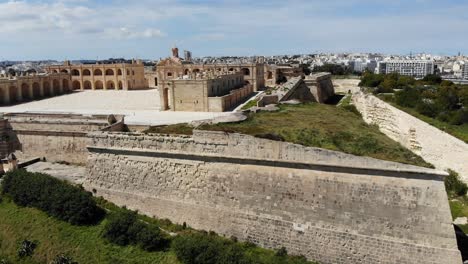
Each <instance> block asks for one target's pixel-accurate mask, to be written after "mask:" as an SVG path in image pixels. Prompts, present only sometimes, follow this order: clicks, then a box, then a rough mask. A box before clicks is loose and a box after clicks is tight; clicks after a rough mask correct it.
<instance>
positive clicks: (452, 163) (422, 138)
mask: <svg viewBox="0 0 468 264" xmlns="http://www.w3.org/2000/svg"><path fill="white" fill-rule="evenodd" d="M353 103H354V104H355V105H356V108H357V109H358V110H359V112H361V114H362V117H363V119H364V121H366V122H367V123H369V124H376V125H378V126H379V128H380V130H381V131H382V132H383V133H385V134H386V135H387V136H388V137H390V138H391V139H393V140H395V141H397V142H399V143H400V144H402V145H403V146H405V147H406V148H408V149H410V150H411V151H413V152H414V153H416V154H418V155H420V156H421V157H422V158H424V159H425V160H426V161H427V162H430V163H432V164H434V166H435V167H436V168H437V169H440V170H446V169H452V170H455V171H457V172H458V173H460V176H461V177H462V179H463V180H464V181H465V182H467V183H468V144H466V143H465V142H463V141H462V140H460V139H457V138H455V137H453V136H451V135H449V134H447V133H445V132H443V131H441V130H439V129H437V128H435V127H433V126H431V125H429V124H428V123H426V122H424V121H422V120H420V119H418V118H416V117H414V116H412V115H410V114H407V113H405V112H404V111H401V110H399V109H398V108H396V107H393V106H391V105H390V104H388V103H386V102H384V101H382V100H380V99H379V98H377V97H375V96H373V95H370V94H365V93H363V92H357V93H355V94H353Z"/></svg>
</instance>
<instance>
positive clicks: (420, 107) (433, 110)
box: [416, 101, 438, 117]
mask: <svg viewBox="0 0 468 264" xmlns="http://www.w3.org/2000/svg"><path fill="white" fill-rule="evenodd" d="M416 111H418V112H419V113H420V114H422V115H425V116H429V117H436V115H437V112H438V109H437V107H436V106H435V105H434V104H433V103H430V102H425V101H420V102H418V103H417V104H416Z"/></svg>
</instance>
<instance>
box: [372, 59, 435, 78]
mask: <svg viewBox="0 0 468 264" xmlns="http://www.w3.org/2000/svg"><path fill="white" fill-rule="evenodd" d="M377 68H378V71H379V73H381V74H390V73H398V74H400V75H405V76H411V77H415V78H424V77H425V76H426V75H428V74H434V62H433V61H430V60H390V61H384V62H380V63H379V66H378V67H377Z"/></svg>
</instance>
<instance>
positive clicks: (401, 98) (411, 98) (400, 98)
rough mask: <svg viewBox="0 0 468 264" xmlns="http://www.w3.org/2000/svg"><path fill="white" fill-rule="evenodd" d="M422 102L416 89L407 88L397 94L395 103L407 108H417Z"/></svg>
mask: <svg viewBox="0 0 468 264" xmlns="http://www.w3.org/2000/svg"><path fill="white" fill-rule="evenodd" d="M419 100H420V94H419V91H418V90H417V89H416V88H405V89H403V90H402V91H398V92H396V93H395V102H396V103H397V104H398V105H401V106H405V107H415V106H416V104H417V103H418V102H419Z"/></svg>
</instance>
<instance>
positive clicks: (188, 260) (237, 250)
mask: <svg viewBox="0 0 468 264" xmlns="http://www.w3.org/2000/svg"><path fill="white" fill-rule="evenodd" d="M172 249H173V251H174V252H175V254H176V256H177V258H178V259H179V260H180V261H181V262H182V263H184V264H248V263H252V262H251V261H250V260H249V259H248V258H247V257H246V256H245V254H244V251H243V249H242V248H241V247H240V246H239V245H238V244H236V243H234V242H232V241H229V240H226V239H222V238H219V237H217V236H213V235H207V234H202V233H191V234H184V235H179V236H177V237H176V238H175V239H174V241H173V242H172Z"/></svg>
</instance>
